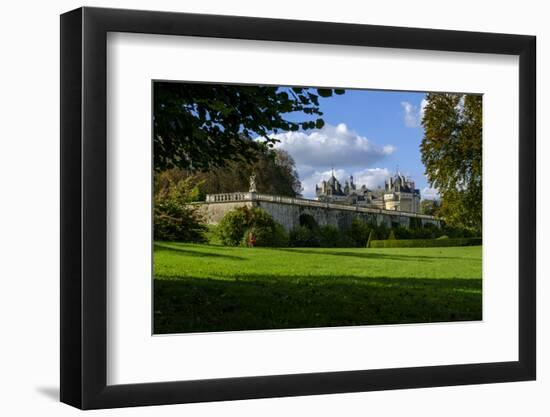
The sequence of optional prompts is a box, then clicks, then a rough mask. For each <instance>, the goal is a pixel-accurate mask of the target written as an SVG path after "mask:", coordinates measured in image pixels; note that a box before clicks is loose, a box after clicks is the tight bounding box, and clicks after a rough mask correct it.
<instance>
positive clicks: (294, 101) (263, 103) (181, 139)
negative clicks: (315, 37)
mask: <svg viewBox="0 0 550 417" xmlns="http://www.w3.org/2000/svg"><path fill="white" fill-rule="evenodd" d="M344 92H345V90H341V89H327V88H302V87H288V88H287V87H278V86H246V85H227V84H199V83H175V82H155V83H154V104H153V106H154V120H153V142H154V167H155V170H156V171H163V170H165V169H169V168H172V167H177V168H183V169H192V170H195V171H204V170H208V169H210V168H212V167H221V166H225V165H226V164H227V163H228V162H229V161H236V160H239V159H248V160H254V158H255V157H256V156H257V151H258V149H259V148H258V147H259V145H261V144H262V142H263V144H264V145H267V146H273V143H274V142H276V139H273V138H271V137H269V135H270V134H271V133H277V132H278V131H289V130H290V131H296V130H299V129H313V128H321V127H323V125H324V121H323V119H322V118H321V117H320V116H322V115H323V113H322V112H321V111H320V109H319V98H321V97H330V96H332V95H333V94H344ZM293 112H302V113H303V114H304V115H305V117H304V118H305V119H307V120H304V121H300V122H296V121H292V120H289V119H288V117H287V115H288V114H290V113H293ZM258 136H259V137H262V138H263V141H260V143H259V142H256V141H254V139H255V138H256V137H258Z"/></svg>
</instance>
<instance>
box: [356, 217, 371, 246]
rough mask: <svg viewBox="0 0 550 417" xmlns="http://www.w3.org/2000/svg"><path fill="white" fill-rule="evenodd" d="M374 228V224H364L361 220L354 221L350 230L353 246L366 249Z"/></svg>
mask: <svg viewBox="0 0 550 417" xmlns="http://www.w3.org/2000/svg"><path fill="white" fill-rule="evenodd" d="M373 228H374V226H373V225H372V224H368V223H364V222H362V221H361V220H359V219H353V220H352V221H351V229H350V237H351V240H352V241H353V246H357V247H365V245H366V244H367V240H368V239H369V235H370V232H371V231H372V229H373Z"/></svg>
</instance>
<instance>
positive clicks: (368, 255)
mask: <svg viewBox="0 0 550 417" xmlns="http://www.w3.org/2000/svg"><path fill="white" fill-rule="evenodd" d="M343 249H344V250H342V249H340V250H334V249H332V250H331V249H321V248H315V251H310V250H306V249H299V248H273V250H277V251H283V252H292V253H301V254H305V255H313V256H316V255H331V256H349V257H352V258H362V259H384V260H389V261H410V260H414V261H418V262H436V261H440V260H442V259H445V260H457V259H458V260H469V258H463V257H455V256H426V255H417V254H414V255H396V254H389V253H380V252H371V251H370V250H369V249H366V248H365V251H364V252H351V251H345V248H343Z"/></svg>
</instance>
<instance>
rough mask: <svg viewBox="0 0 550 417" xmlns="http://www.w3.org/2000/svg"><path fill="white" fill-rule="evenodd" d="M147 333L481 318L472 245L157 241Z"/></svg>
mask: <svg viewBox="0 0 550 417" xmlns="http://www.w3.org/2000/svg"><path fill="white" fill-rule="evenodd" d="M154 275H155V281H154V303H155V305H154V323H155V333H157V334H158V333H185V332H205V331H228V330H252V329H281V328H304V327H326V326H350V325H366V324H396V323H418V322H441V321H462V320H481V246H474V247H450V248H396V249H362V248H345V249H333V248H311V249H310V248H307V249H304V248H253V249H250V248H234V247H224V246H213V245H201V244H182V243H164V242H157V243H156V244H155V252H154Z"/></svg>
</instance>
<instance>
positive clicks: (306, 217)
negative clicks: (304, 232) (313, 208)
mask: <svg viewBox="0 0 550 417" xmlns="http://www.w3.org/2000/svg"><path fill="white" fill-rule="evenodd" d="M299 220H300V226H305V227H307V228H308V229H310V230H316V229H318V228H319V225H318V224H317V222H316V221H315V218H314V217H313V216H312V215H311V214H307V213H302V214H300V217H299Z"/></svg>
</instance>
